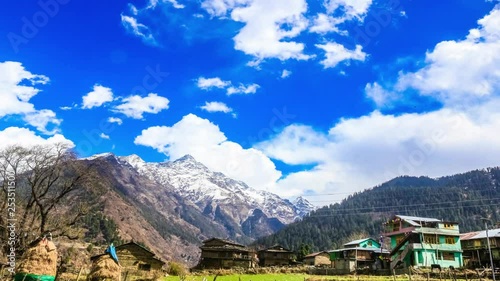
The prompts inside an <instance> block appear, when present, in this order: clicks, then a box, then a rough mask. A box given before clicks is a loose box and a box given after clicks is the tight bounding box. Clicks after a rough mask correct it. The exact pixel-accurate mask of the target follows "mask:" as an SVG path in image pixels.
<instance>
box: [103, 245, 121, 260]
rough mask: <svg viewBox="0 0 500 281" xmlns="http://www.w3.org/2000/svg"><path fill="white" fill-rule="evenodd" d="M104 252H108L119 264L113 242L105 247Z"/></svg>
mask: <svg viewBox="0 0 500 281" xmlns="http://www.w3.org/2000/svg"><path fill="white" fill-rule="evenodd" d="M105 253H108V254H109V255H110V256H111V258H113V260H115V262H116V263H117V264H120V263H119V262H118V256H117V255H116V249H115V245H113V243H111V245H109V247H108V248H107V249H106V251H105Z"/></svg>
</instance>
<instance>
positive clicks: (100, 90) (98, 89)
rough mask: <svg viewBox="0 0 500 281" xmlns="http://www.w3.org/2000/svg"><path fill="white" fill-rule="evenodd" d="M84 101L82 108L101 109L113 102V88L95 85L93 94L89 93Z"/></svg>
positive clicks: (84, 97)
mask: <svg viewBox="0 0 500 281" xmlns="http://www.w3.org/2000/svg"><path fill="white" fill-rule="evenodd" d="M82 99H83V101H82V108H84V109H90V108H93V107H99V106H102V105H103V104H105V103H107V102H110V101H113V92H112V91H111V88H108V87H104V86H101V85H99V84H95V85H94V88H93V90H92V92H89V93H87V94H86V95H85V96H83V97H82Z"/></svg>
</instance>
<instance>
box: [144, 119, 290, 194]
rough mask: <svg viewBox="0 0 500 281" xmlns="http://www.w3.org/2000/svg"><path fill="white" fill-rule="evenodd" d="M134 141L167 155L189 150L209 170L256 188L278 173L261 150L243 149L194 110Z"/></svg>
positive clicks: (267, 186) (266, 186) (263, 186)
mask: <svg viewBox="0 0 500 281" xmlns="http://www.w3.org/2000/svg"><path fill="white" fill-rule="evenodd" d="M134 143H135V144H137V145H144V146H149V147H152V148H154V149H156V150H157V151H159V152H161V153H164V154H166V155H168V156H169V157H170V159H177V158H180V157H182V156H184V155H185V154H190V155H192V156H193V157H194V158H195V159H196V160H198V161H200V162H201V163H203V164H205V165H206V166H207V167H208V168H210V169H211V170H213V171H219V172H222V173H224V174H225V175H227V176H229V177H231V178H234V179H237V180H242V181H244V182H246V183H247V184H249V185H250V186H252V187H255V188H258V189H270V188H272V187H273V186H274V183H275V182H276V181H277V180H278V179H279V178H280V176H281V173H280V172H279V171H277V170H276V167H275V166H274V163H273V162H272V161H270V160H269V158H267V157H266V156H265V155H264V154H263V153H262V152H260V151H258V150H256V149H253V148H250V149H244V148H242V147H241V146H240V145H239V144H237V143H235V142H232V141H229V140H228V139H227V138H226V136H225V135H224V133H223V132H221V131H220V129H219V127H218V126H217V125H215V124H213V123H212V122H210V121H209V120H207V119H203V118H200V117H198V116H196V115H193V114H188V115H186V116H184V117H183V118H182V120H180V121H179V122H177V123H176V124H174V125H173V126H171V127H168V126H156V127H150V128H147V129H145V130H143V131H142V133H141V135H139V136H137V137H136V139H135V141H134Z"/></svg>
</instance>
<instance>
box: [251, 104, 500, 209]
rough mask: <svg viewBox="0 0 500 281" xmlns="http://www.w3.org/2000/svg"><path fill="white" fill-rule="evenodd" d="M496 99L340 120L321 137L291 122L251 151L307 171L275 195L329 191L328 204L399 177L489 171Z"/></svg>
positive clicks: (497, 151) (284, 182) (496, 150)
mask: <svg viewBox="0 0 500 281" xmlns="http://www.w3.org/2000/svg"><path fill="white" fill-rule="evenodd" d="M498 106H500V100H496V101H491V102H490V103H488V104H483V105H480V106H475V107H471V108H469V110H468V111H466V112H463V111H458V110H454V109H447V108H444V109H441V110H438V111H435V112H430V113H422V114H402V115H399V116H394V115H384V114H381V113H380V112H378V111H375V112H373V113H371V114H369V115H366V116H361V117H359V118H350V119H343V120H341V121H340V122H338V123H337V124H335V125H334V126H333V127H331V128H330V130H329V131H328V132H323V131H318V130H315V129H314V128H312V127H310V126H305V125H297V124H292V125H289V126H288V127H286V128H285V129H284V130H283V131H282V132H280V133H279V134H278V135H276V136H275V137H273V138H271V139H270V140H267V141H263V142H261V143H259V144H257V145H256V146H255V148H256V149H259V150H261V151H263V152H264V153H265V154H266V155H267V156H269V157H271V158H273V159H277V160H280V161H283V162H284V163H287V164H289V165H313V168H312V169H310V170H306V171H301V172H297V173H291V174H289V175H286V176H285V177H284V178H282V179H280V180H279V181H278V189H277V190H280V191H283V190H287V191H289V192H294V193H293V194H289V195H287V196H292V195H300V194H303V193H304V191H305V190H310V191H314V192H317V193H337V194H339V195H337V196H335V197H336V198H335V199H337V200H338V199H341V198H343V197H345V196H346V195H347V194H350V193H353V192H355V191H360V190H363V189H365V188H369V187H373V186H375V185H378V184H380V183H382V182H384V181H387V180H389V179H391V178H393V177H396V176H399V175H413V176H420V175H429V176H431V177H438V176H444V175H450V174H453V173H458V172H465V171H468V170H472V169H477V168H481V167H488V166H497V165H498V159H499V157H500V147H498V145H496V144H498V143H499V142H500V135H499V134H498V133H496V132H498V131H499V130H500V121H499V120H500V118H499V117H500V113H498V111H497V110H496V109H495V108H497V107H498Z"/></svg>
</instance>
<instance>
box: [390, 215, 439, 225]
mask: <svg viewBox="0 0 500 281" xmlns="http://www.w3.org/2000/svg"><path fill="white" fill-rule="evenodd" d="M396 217H398V218H400V219H402V220H404V221H407V222H408V223H409V224H411V225H413V226H420V224H419V223H418V222H440V220H438V219H435V218H423V217H412V216H401V215H396Z"/></svg>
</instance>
